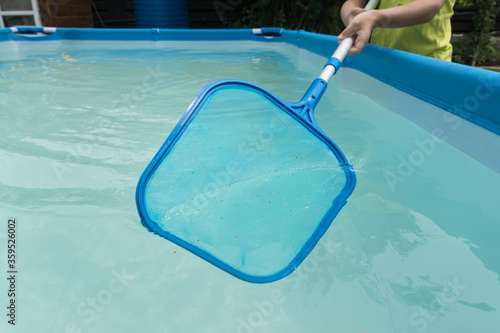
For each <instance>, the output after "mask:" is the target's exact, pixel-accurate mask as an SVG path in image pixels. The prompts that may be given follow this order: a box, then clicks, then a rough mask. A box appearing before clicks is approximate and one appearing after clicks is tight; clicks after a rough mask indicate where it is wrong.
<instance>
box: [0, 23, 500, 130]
mask: <svg viewBox="0 0 500 333" xmlns="http://www.w3.org/2000/svg"><path fill="white" fill-rule="evenodd" d="M19 30H20V32H19V33H17V34H16V33H14V32H13V30H12V29H11V28H5V29H0V42H6V41H30V42H35V41H54V40H117V41H169V40H173V41H174V40H175V41H207V40H209V41H231V40H240V41H241V40H248V41H258V42H267V43H269V42H286V43H289V44H293V45H295V46H297V47H299V48H303V49H306V50H309V51H311V52H314V53H316V54H319V55H321V56H325V57H330V56H331V54H332V53H333V51H334V50H335V48H336V47H337V45H338V39H337V38H336V37H335V36H328V35H321V34H316V33H310V32H306V31H302V30H300V31H293V30H286V29H281V28H264V29H263V33H264V34H266V35H256V34H255V33H254V31H253V30H252V29H223V30H195V29H193V30H188V29H186V30H183V29H175V30H174V29H77V28H57V29H53V30H50V32H51V33H48V34H26V33H25V32H27V31H30V30H31V31H39V32H43V28H42V27H26V28H24V31H23V28H19ZM21 31H22V32H24V33H21ZM53 31H55V32H53ZM52 32H53V33H52ZM4 48H5V47H4ZM343 66H345V67H350V68H353V69H356V70H359V71H361V72H363V73H365V74H368V75H370V76H372V77H374V78H376V79H377V80H379V81H382V82H384V83H387V84H389V85H391V86H393V87H395V88H397V89H400V90H402V91H404V92H406V93H408V94H411V95H413V96H415V97H417V98H419V99H421V100H423V101H425V102H428V103H431V104H433V105H435V106H437V107H439V108H441V109H444V110H446V111H449V112H451V113H453V114H455V115H457V116H460V117H462V118H464V119H467V120H468V121H470V122H472V123H474V124H476V125H478V126H481V127H483V128H485V129H487V130H488V131H491V132H493V133H495V134H497V135H500V73H496V72H493V71H487V70H483V69H478V68H475V67H470V66H465V65H461V64H457V63H451V62H446V61H442V60H437V59H433V58H428V57H424V56H420V55H415V54H411V53H406V52H402V51H398V50H392V49H388V48H385V47H380V46H377V45H372V44H369V45H368V46H367V47H366V48H365V49H364V50H363V52H362V53H361V54H359V55H356V56H352V57H349V56H348V57H346V59H345V60H344V64H343ZM318 74H319V73H318Z"/></svg>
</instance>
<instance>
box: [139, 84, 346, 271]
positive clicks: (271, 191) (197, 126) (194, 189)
mask: <svg viewBox="0 0 500 333" xmlns="http://www.w3.org/2000/svg"><path fill="white" fill-rule="evenodd" d="M345 183H346V176H345V173H344V171H343V170H342V169H341V168H340V167H339V161H338V160H337V158H336V156H335V155H334V153H333V152H332V151H331V149H330V148H329V147H328V146H327V145H326V144H325V143H324V142H323V141H322V140H320V139H319V138H318V137H316V136H315V135H314V134H312V133H311V132H310V131H309V130H308V129H307V128H306V127H304V126H303V125H302V124H301V123H299V122H298V121H297V120H295V119H294V118H293V117H291V116H290V115H288V114H287V113H285V112H284V111H283V110H281V109H280V107H279V106H277V105H276V104H275V103H273V102H272V101H271V100H269V99H268V98H267V97H265V96H264V95H262V94H261V93H259V91H257V90H253V89H250V88H243V87H226V88H222V89H219V90H216V91H215V92H214V93H213V94H212V95H211V96H210V97H209V98H208V99H207V100H206V101H205V102H204V104H203V105H202V107H201V109H200V111H199V112H198V113H197V114H196V116H195V118H194V119H193V120H192V121H191V123H190V124H189V126H188V127H187V128H186V130H185V131H184V132H183V134H182V136H181V137H180V139H179V140H178V141H177V142H176V143H175V146H174V147H173V148H172V150H171V151H170V152H169V153H168V155H167V156H166V157H165V158H164V159H163V160H162V162H161V164H160V165H159V166H158V167H157V168H156V170H155V171H154V173H153V174H152V176H151V177H150V178H149V181H148V183H147V185H146V189H145V197H144V198H145V199H144V201H145V206H146V210H147V213H148V215H149V217H150V219H151V220H152V221H154V222H155V223H157V224H158V226H159V227H160V228H162V229H163V230H165V231H166V232H168V233H170V234H172V235H175V236H177V237H179V238H180V239H182V240H184V241H186V242H188V243H190V244H192V245H193V246H195V247H196V248H199V249H200V250H202V251H205V252H207V253H209V254H210V255H212V256H213V257H215V258H217V259H219V260H220V261H222V262H224V263H226V264H227V265H229V266H231V267H233V268H234V269H236V270H238V271H241V272H243V273H244V274H249V275H254V276H266V275H271V274H274V273H276V272H279V271H280V270H282V269H284V268H285V267H287V265H289V264H290V263H291V262H292V260H293V259H294V258H295V257H296V256H297V254H298V253H299V252H300V251H301V249H302V248H303V247H304V245H305V244H306V242H307V241H308V240H309V239H310V237H311V235H312V234H313V232H314V231H315V230H316V229H317V228H318V225H319V224H320V222H321V221H322V219H323V217H324V216H325V214H326V213H327V211H328V210H329V209H330V208H331V206H332V202H333V200H334V199H335V198H336V197H337V196H338V195H339V193H340V192H341V191H342V189H343V187H344V185H345Z"/></svg>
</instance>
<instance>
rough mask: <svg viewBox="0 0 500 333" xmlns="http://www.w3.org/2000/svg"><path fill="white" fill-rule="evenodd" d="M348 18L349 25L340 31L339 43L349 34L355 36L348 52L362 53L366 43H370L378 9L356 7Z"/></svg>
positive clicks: (352, 53) (350, 53)
mask: <svg viewBox="0 0 500 333" xmlns="http://www.w3.org/2000/svg"><path fill="white" fill-rule="evenodd" d="M348 20H349V24H348V26H347V27H346V28H345V29H344V31H342V32H341V33H340V35H339V36H338V38H339V43H341V42H342V41H343V40H344V39H346V38H347V37H349V36H352V37H353V38H354V42H353V44H352V47H351V49H350V50H349V52H348V53H347V54H349V55H354V54H358V53H360V52H361V50H362V49H363V48H364V47H365V46H366V44H368V41H369V40H370V36H371V33H372V30H373V27H374V26H375V24H376V22H377V19H376V11H374V10H371V11H367V10H365V9H362V8H356V9H353V10H352V11H351V12H350V13H349V14H348Z"/></svg>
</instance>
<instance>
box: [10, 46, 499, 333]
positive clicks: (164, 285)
mask: <svg viewBox="0 0 500 333" xmlns="http://www.w3.org/2000/svg"><path fill="white" fill-rule="evenodd" d="M211 44H213V45H210V46H209V47H207V46H206V45H204V46H203V47H204V49H203V48H201V47H198V49H197V46H196V45H198V44H196V45H195V44H191V45H187V44H183V45H184V46H183V47H185V48H184V49H182V48H181V49H174V48H172V47H170V48H157V49H155V50H145V49H141V48H138V49H135V50H133V49H128V50H126V51H125V50H118V49H116V48H115V49H112V50H111V49H110V50H107V49H106V48H104V47H102V45H101V46H99V47H98V48H97V49H95V50H94V51H84V50H83V49H82V48H81V47H80V46H78V45H77V46H63V47H61V48H60V49H55V48H47V50H45V51H43V50H41V51H37V52H38V53H36V52H35V53H36V54H32V53H30V52H25V51H23V50H21V49H20V50H18V51H17V52H18V56H19V59H17V60H3V61H1V62H0V133H2V134H1V135H0V216H1V218H2V219H7V218H9V217H16V218H18V219H19V221H20V229H19V234H18V237H19V253H20V256H21V257H20V268H19V270H20V274H19V278H20V280H19V288H20V295H21V296H20V299H19V304H20V307H19V327H20V328H19V329H20V330H21V331H26V332H29V331H33V330H36V331H37V332H42V333H43V332H54V331H56V332H64V331H65V330H66V329H67V328H71V327H76V328H78V329H80V330H81V331H82V332H112V331H121V332H138V331H147V332H176V331H177V332H245V331H247V332H251V331H254V332H283V331H286V332H306V331H310V332H370V333H372V332H381V333H387V332H397V333H404V332H407V333H413V332H434V333H441V332H464V333H465V332H488V331H491V328H492V327H496V325H497V324H498V322H499V315H498V311H499V310H498V309H499V307H500V304H499V303H500V301H499V300H500V285H499V279H498V274H499V273H500V267H499V265H500V263H499V262H498V260H497V255H496V253H497V252H498V245H497V244H498V237H499V235H500V231H499V228H500V224H499V223H498V222H499V221H498V220H499V218H498V216H500V211H499V206H498V203H497V201H498V197H500V195H499V194H500V193H499V189H500V179H499V177H498V174H495V173H493V172H491V170H489V169H487V168H484V167H483V166H482V165H480V164H478V163H477V162H475V161H474V160H470V159H469V158H468V157H467V156H465V155H464V154H462V153H461V152H459V151H457V150H455V149H454V148H452V147H450V146H448V145H447V144H445V143H441V144H436V146H435V149H434V150H433V153H432V154H427V155H425V160H423V161H422V163H420V164H419V165H418V166H414V167H413V170H412V171H411V172H407V174H405V175H404V177H403V176H400V177H401V179H400V180H399V181H398V182H397V183H394V184H392V186H391V184H390V183H389V182H388V179H387V175H388V173H389V172H391V173H393V174H396V175H400V173H398V172H399V171H401V170H402V169H401V168H402V167H401V165H402V163H405V161H411V160H410V158H411V156H410V154H411V153H412V152H413V151H415V150H416V149H418V147H419V146H418V145H417V144H416V143H415V140H418V142H424V140H427V139H429V134H428V133H427V132H425V131H423V130H422V129H420V128H418V127H416V126H414V125H413V124H412V123H409V122H408V121H407V120H405V119H404V118H402V117H400V116H398V115H396V114H394V113H393V112H391V111H388V110H386V109H384V108H381V107H380V106H378V105H376V104H375V103H373V102H372V101H370V100H369V99H368V98H366V97H364V96H360V95H357V94H353V93H351V92H349V91H347V90H345V89H342V82H343V80H344V78H345V76H348V75H351V74H352V70H349V69H342V71H340V72H339V76H338V77H337V78H336V79H335V80H334V81H332V83H331V84H330V87H329V89H328V90H327V92H326V94H325V96H324V97H323V100H322V102H321V103H320V104H319V105H318V108H317V110H316V116H317V120H318V123H319V124H320V126H321V127H322V128H323V129H324V131H325V132H326V133H327V134H328V135H329V136H330V137H331V138H332V139H333V140H334V141H335V142H336V143H337V144H338V145H339V146H340V148H341V149H342V151H343V152H344V153H345V154H346V157H347V159H348V161H349V162H350V163H351V164H353V166H354V168H355V170H356V174H357V178H358V183H357V187H356V189H355V191H354V193H353V195H352V197H351V198H350V200H349V202H348V204H347V205H346V206H345V208H344V209H343V210H342V211H341V212H340V214H339V215H338V217H337V218H336V219H335V221H334V223H333V224H332V226H331V227H330V228H329V230H328V231H327V232H326V234H325V236H324V237H323V238H322V239H321V241H320V242H319V244H318V246H316V248H315V249H314V250H313V251H312V252H311V254H310V255H309V257H308V258H307V259H306V260H305V261H304V263H303V264H302V265H301V266H300V267H299V268H298V269H297V270H296V271H295V272H294V273H292V274H291V275H290V276H288V277H287V278H285V279H283V280H280V281H278V282H275V283H272V284H265V285H255V284H249V283H246V282H242V281H240V280H238V279H236V278H234V277H232V276H230V275H228V274H226V273H224V272H222V271H220V270H219V269H217V268H215V267H213V266H212V265H210V264H208V263H206V262H204V261H203V260H201V259H199V258H197V257H195V256H193V255H191V254H190V253H187V252H186V251H184V250H182V249H180V248H179V247H177V246H175V245H174V244H172V243H170V242H168V241H166V240H164V239H161V238H160V237H157V236H156V235H153V234H150V233H148V232H147V231H146V230H145V229H144V228H143V227H142V226H141V225H140V221H139V217H138V215H137V212H136V207H135V197H134V195H135V186H136V182H137V180H138V178H139V176H140V174H141V173H142V171H143V170H144V168H145V167H146V165H147V164H148V162H149V161H150V160H151V158H152V157H153V156H154V154H155V152H156V151H157V150H158V148H159V147H160V146H161V144H162V143H163V140H165V138H166V137H167V135H168V133H169V132H170V131H171V130H172V128H173V127H174V126H175V124H176V123H177V120H178V119H179V118H180V117H181V115H182V113H183V112H184V110H185V109H186V108H187V106H188V105H189V103H190V102H191V101H192V99H193V97H194V96H195V95H196V93H197V92H198V91H199V90H200V89H201V88H202V87H203V86H204V85H205V84H207V83H209V82H211V81H213V80H215V79H225V78H238V79H243V80H248V81H251V82H255V83H257V84H260V85H263V86H264V87H265V88H267V89H269V90H271V91H273V92H276V94H277V95H279V96H280V97H283V98H286V99H288V100H292V101H294V100H297V99H299V98H300V97H301V96H302V93H303V92H304V91H305V90H306V89H307V87H308V85H309V83H310V82H312V80H313V79H314V76H315V75H316V74H317V73H319V72H320V70H321V68H320V67H321V66H319V65H318V64H319V63H321V64H322V63H324V59H320V58H319V59H318V57H316V56H313V55H310V54H305V53H304V52H305V51H303V50H302V51H297V49H295V48H292V47H290V48H288V47H283V46H280V45H260V46H256V44H252V43H235V42H231V43H229V44H225V43H221V44H217V45H215V44H214V43H211ZM37 47H39V48H40V49H42V46H41V45H39V46H37ZM211 47H212V48H214V49H215V50H214V52H212V51H211V50H210V48H211ZM207 50H208V51H207ZM1 52H2V55H3V56H5V57H6V58H5V59H12V55H10V56H9V57H7V56H6V55H5V52H6V51H5V49H3V50H2V51H1ZM256 57H258V59H259V60H258V61H257V60H256V59H257V58H256ZM299 58H300V59H301V60H304V59H309V60H308V61H299ZM2 59H3V58H2ZM252 59H253V61H252ZM68 60H70V61H68ZM313 63H315V64H313ZM360 84H361V83H360ZM387 89H388V90H390V88H387ZM387 94H388V96H391V94H393V91H387ZM422 107H425V105H423V106H422ZM426 142H427V141H426ZM398 170H399V171H398ZM0 233H5V231H4V230H1V231H0ZM0 236H1V235H0ZM1 244H2V246H1V247H0V251H5V247H4V246H3V244H4V243H3V242H2V243H1ZM2 253H4V252H2ZM4 254H5V253H4ZM123 271H124V272H125V273H124V276H127V277H128V278H127V279H126V280H124V281H125V282H124V283H123V284H118V283H117V282H116V281H118V280H113V279H116V278H117V277H116V275H117V274H118V275H120V274H122V272H123ZM113 281H115V282H113ZM121 287H123V288H121ZM0 289H1V290H7V289H6V282H5V281H3V282H0ZM113 290H114V291H116V292H114V291H113ZM118 290H120V291H119V292H118ZM89 304H90V305H89ZM91 304H94V305H93V306H92V305H91ZM0 325H4V326H5V325H6V323H5V321H2V322H1V323H0ZM68 325H69V326H68ZM1 327H2V329H0V330H1V331H3V329H4V327H3V326H1ZM35 327H36V328H35Z"/></svg>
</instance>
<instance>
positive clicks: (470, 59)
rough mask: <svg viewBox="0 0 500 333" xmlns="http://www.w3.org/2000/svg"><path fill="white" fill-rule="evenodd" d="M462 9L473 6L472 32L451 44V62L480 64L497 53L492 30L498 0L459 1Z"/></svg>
mask: <svg viewBox="0 0 500 333" xmlns="http://www.w3.org/2000/svg"><path fill="white" fill-rule="evenodd" d="M459 4H460V5H461V6H464V7H469V6H475V9H476V11H475V13H474V16H473V17H472V23H473V24H474V28H473V30H472V31H471V32H470V33H469V34H467V35H466V36H465V37H464V38H462V39H461V40H459V41H458V42H455V43H454V44H453V47H454V50H453V60H454V61H456V62H460V63H466V64H471V65H472V66H475V65H476V64H482V63H484V62H486V61H488V60H490V59H492V58H493V56H494V55H495V52H498V50H497V45H496V42H495V39H494V38H493V36H494V33H493V28H494V26H495V20H496V17H497V15H498V14H499V13H500V0H460V1H459Z"/></svg>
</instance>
